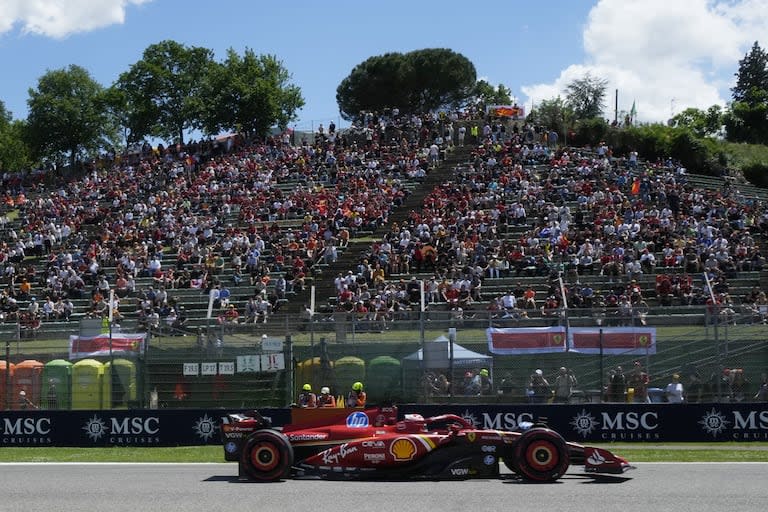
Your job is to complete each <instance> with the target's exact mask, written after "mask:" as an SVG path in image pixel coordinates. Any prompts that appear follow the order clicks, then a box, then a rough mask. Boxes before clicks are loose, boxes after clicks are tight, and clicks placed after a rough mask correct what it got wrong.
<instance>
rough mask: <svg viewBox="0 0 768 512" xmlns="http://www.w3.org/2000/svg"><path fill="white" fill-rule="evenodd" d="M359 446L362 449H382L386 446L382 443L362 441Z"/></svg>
mask: <svg viewBox="0 0 768 512" xmlns="http://www.w3.org/2000/svg"><path fill="white" fill-rule="evenodd" d="M360 444H361V445H362V446H363V448H384V447H385V446H386V444H385V443H384V441H363V442H362V443H360Z"/></svg>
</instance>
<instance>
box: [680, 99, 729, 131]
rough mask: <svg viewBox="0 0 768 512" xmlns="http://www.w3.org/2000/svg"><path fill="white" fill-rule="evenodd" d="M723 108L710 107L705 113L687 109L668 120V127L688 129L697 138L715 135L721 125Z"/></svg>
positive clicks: (718, 106)
mask: <svg viewBox="0 0 768 512" xmlns="http://www.w3.org/2000/svg"><path fill="white" fill-rule="evenodd" d="M723 116H724V114H723V108H722V107H721V106H720V105H712V106H711V107H709V108H708V109H707V110H706V111H704V110H700V109H698V108H687V109H685V110H683V111H682V112H680V113H679V114H676V115H675V116H674V117H673V118H672V119H671V120H670V126H677V127H681V128H688V129H690V130H691V131H692V132H693V133H694V134H696V136H698V137H709V136H713V135H716V134H717V133H718V132H719V131H720V128H721V127H722V125H723V118H724V117H723Z"/></svg>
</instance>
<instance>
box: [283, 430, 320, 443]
mask: <svg viewBox="0 0 768 512" xmlns="http://www.w3.org/2000/svg"><path fill="white" fill-rule="evenodd" d="M326 439H328V434H326V433H325V432H308V433H304V434H288V440H289V441H324V440H326Z"/></svg>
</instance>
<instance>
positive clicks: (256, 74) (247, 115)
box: [203, 48, 304, 136]
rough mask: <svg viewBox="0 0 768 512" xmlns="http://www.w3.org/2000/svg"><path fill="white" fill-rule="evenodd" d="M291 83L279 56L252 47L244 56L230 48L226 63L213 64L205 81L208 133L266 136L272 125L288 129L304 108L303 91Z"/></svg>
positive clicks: (206, 125) (206, 127) (204, 94)
mask: <svg viewBox="0 0 768 512" xmlns="http://www.w3.org/2000/svg"><path fill="white" fill-rule="evenodd" d="M290 80H291V75H290V74H289V73H288V71H287V70H286V69H285V67H284V66H283V64H282V62H280V61H279V60H278V59H277V57H275V56H272V55H256V54H255V53H254V52H253V50H251V49H249V48H246V50H245V52H244V54H243V55H242V56H240V55H238V53H237V52H236V51H235V50H233V49H231V48H230V49H229V50H228V51H227V58H226V59H225V60H224V62H222V63H213V64H211V66H210V67H209V72H208V75H207V77H206V80H205V86H204V87H203V96H204V97H205V98H207V101H206V109H205V114H204V127H205V130H206V131H207V132H208V133H209V134H214V133H219V132H220V131H222V130H231V131H236V132H243V133H245V134H247V135H252V134H255V135H260V136H264V135H266V134H267V132H268V131H269V128H271V127H272V126H275V125H277V126H278V127H280V128H282V129H284V128H285V127H287V126H288V124H289V123H290V122H291V121H293V120H295V119H296V111H297V110H298V109H300V108H301V107H303V106H304V98H303V97H302V95H301V90H300V89H299V87H298V86H296V85H293V84H291V83H290Z"/></svg>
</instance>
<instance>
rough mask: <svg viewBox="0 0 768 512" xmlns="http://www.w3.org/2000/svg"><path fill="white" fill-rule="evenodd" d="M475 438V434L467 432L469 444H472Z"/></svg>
mask: <svg viewBox="0 0 768 512" xmlns="http://www.w3.org/2000/svg"><path fill="white" fill-rule="evenodd" d="M475 438H476V434H475V433H474V432H467V441H469V442H470V443H474V442H475Z"/></svg>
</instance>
